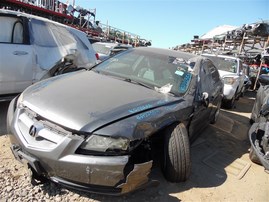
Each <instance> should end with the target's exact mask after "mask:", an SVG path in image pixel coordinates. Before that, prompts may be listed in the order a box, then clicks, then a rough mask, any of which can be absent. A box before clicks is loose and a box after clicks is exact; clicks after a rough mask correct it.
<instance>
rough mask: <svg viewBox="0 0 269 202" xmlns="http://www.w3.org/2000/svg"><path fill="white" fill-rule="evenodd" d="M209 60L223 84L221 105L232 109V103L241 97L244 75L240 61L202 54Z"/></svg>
mask: <svg viewBox="0 0 269 202" xmlns="http://www.w3.org/2000/svg"><path fill="white" fill-rule="evenodd" d="M203 56H205V57H208V58H210V59H211V60H212V61H213V63H214V65H215V66H216V67H217V68H218V71H219V74H220V77H221V78H222V80H223V82H224V90H223V94H224V95H223V100H222V102H223V105H224V106H225V107H227V108H232V107H233V106H234V102H235V100H236V99H238V98H239V96H240V95H243V91H244V79H245V73H244V70H243V65H242V61H241V60H240V59H239V58H236V57H231V56H226V55H211V54H203Z"/></svg>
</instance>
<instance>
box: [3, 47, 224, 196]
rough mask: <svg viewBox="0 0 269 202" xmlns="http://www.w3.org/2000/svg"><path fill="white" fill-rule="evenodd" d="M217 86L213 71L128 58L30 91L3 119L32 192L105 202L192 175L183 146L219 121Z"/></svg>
mask: <svg viewBox="0 0 269 202" xmlns="http://www.w3.org/2000/svg"><path fill="white" fill-rule="evenodd" d="M222 96H223V83H222V81H221V80H220V77H219V73H218V70H217V69H216V67H215V66H214V65H213V63H212V62H211V61H210V59H207V58H205V57H202V56H196V55H192V54H188V53H183V52H179V51H172V50H164V49H156V48H134V49H131V50H128V51H126V52H123V53H120V54H119V55H116V56H115V57H112V58H110V59H108V60H106V61H104V62H102V63H100V64H98V65H97V66H95V67H94V68H92V69H89V70H81V71H79V72H74V73H69V74H66V75H61V76H57V77H54V78H51V79H47V80H44V81H41V82H39V83H36V84H34V85H32V86H31V87H29V88H27V89H26V90H25V91H24V92H23V93H22V94H21V95H20V96H19V97H17V98H15V99H14V100H13V101H12V102H11V103H10V106H9V109H8V117H7V122H8V131H9V134H10V141H11V149H12V151H13V154H14V156H15V157H16V159H17V160H19V161H21V162H24V163H25V164H26V165H28V167H29V169H30V170H31V171H32V176H33V180H34V181H36V182H39V181H43V180H44V179H50V180H52V181H54V182H56V183H60V184H62V185H65V186H67V187H72V188H76V189H79V190H84V191H89V192H95V193H105V194H111V195H120V194H125V193H128V192H131V191H134V190H137V189H139V188H143V187H145V186H147V185H149V184H150V183H151V182H154V179H153V178H152V175H151V170H152V168H153V166H155V165H156V166H160V167H161V168H162V170H163V173H164V176H165V177H166V179H167V180H169V181H171V182H180V181H185V180H186V179H187V178H188V176H189V175H190V170H191V160H190V140H191V141H192V140H193V139H194V138H195V137H197V135H199V134H200V133H201V131H202V129H204V128H205V127H206V126H207V125H208V124H209V123H214V122H216V120H217V117H218V114H219V110H220V104H221V100H222Z"/></svg>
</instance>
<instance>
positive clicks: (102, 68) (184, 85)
mask: <svg viewBox="0 0 269 202" xmlns="http://www.w3.org/2000/svg"><path fill="white" fill-rule="evenodd" d="M194 66H195V62H190V61H185V60H184V59H182V58H180V57H174V56H169V55H164V54H156V53H152V52H149V51H141V50H130V51H126V52H123V53H121V54H119V55H117V56H115V57H112V58H110V59H108V60H106V61H104V62H103V63H101V64H99V65H97V66H96V68H95V70H96V71H98V72H100V73H103V74H109V75H112V76H115V77H119V78H120V79H124V80H126V81H129V82H133V83H137V84H140V85H141V84H143V85H144V86H147V87H151V88H152V89H154V90H156V91H158V92H161V93H172V94H174V95H179V94H180V95H182V94H184V93H185V92H186V91H187V90H188V87H189V85H190V81H191V79H192V71H193V67H194Z"/></svg>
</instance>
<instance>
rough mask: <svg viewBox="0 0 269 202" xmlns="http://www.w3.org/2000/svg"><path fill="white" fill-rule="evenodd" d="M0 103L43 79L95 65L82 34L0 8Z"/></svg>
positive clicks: (31, 16) (47, 21)
mask: <svg viewBox="0 0 269 202" xmlns="http://www.w3.org/2000/svg"><path fill="white" fill-rule="evenodd" d="M0 27H1V29H0V101H3V100H9V99H11V98H12V97H14V95H16V94H18V93H20V92H22V91H23V90H24V89H25V88H27V87H28V86H30V85H31V84H33V83H35V82H37V81H40V80H42V79H44V78H48V77H52V76H55V75H59V74H62V73H66V72H70V71H75V70H78V69H81V68H88V67H91V66H93V65H95V64H96V62H97V60H96V55H95V54H96V52H95V51H94V50H93V48H92V45H91V44H90V42H89V40H88V38H87V36H86V34H85V33H84V32H81V31H79V30H76V29H74V28H71V27H68V26H65V25H63V24H60V23H56V22H54V21H50V20H48V19H45V18H41V17H37V16H33V15H29V14H25V13H21V12H16V11H10V10H4V9H0Z"/></svg>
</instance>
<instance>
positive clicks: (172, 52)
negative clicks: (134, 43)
mask: <svg viewBox="0 0 269 202" xmlns="http://www.w3.org/2000/svg"><path fill="white" fill-rule="evenodd" d="M135 49H136V50H142V51H146V52H151V53H156V54H162V55H168V56H172V57H179V58H183V59H187V60H188V59H190V58H194V57H198V55H195V54H192V53H187V52H183V51H176V50H171V49H165V48H154V47H137V48H135Z"/></svg>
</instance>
